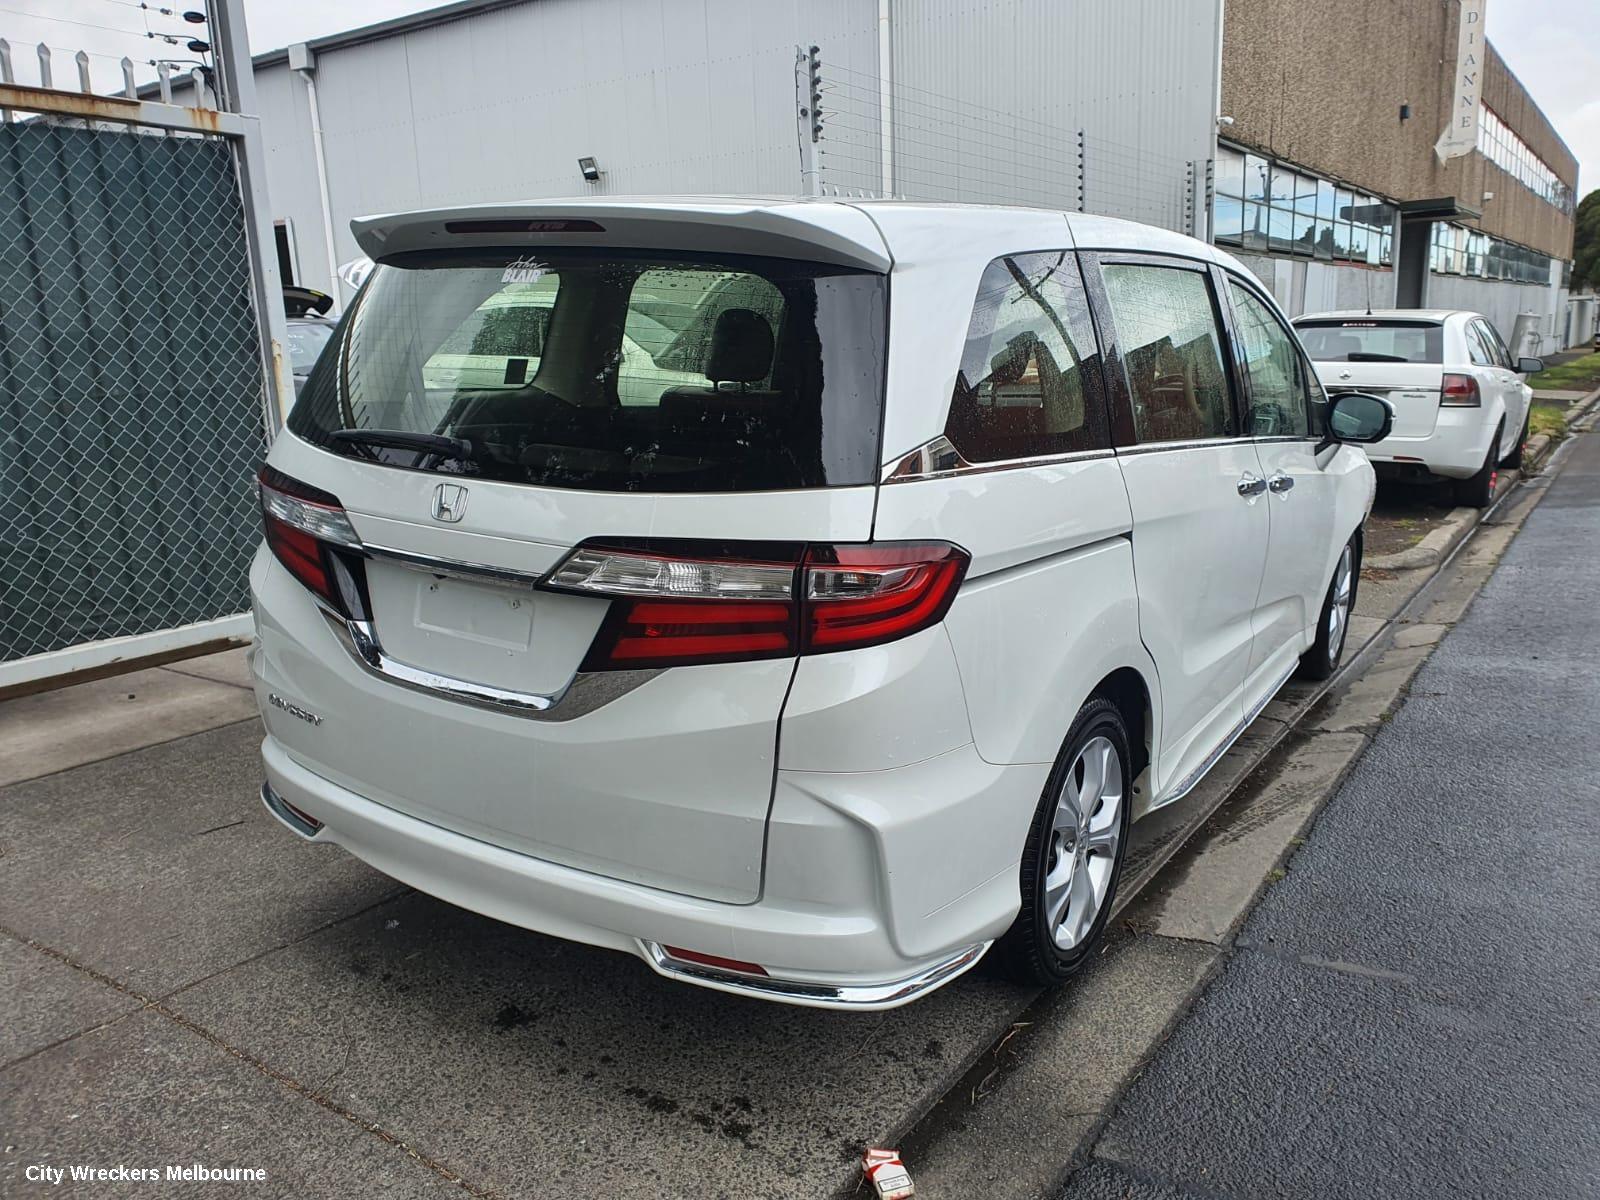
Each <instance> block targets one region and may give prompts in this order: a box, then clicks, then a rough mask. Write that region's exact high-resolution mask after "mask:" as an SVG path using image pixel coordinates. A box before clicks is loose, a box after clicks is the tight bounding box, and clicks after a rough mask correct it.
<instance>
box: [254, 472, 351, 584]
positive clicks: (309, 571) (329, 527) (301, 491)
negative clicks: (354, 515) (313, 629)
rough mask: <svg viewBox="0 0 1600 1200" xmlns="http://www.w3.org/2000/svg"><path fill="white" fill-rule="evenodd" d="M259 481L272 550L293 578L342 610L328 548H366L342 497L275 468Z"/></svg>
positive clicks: (268, 540) (268, 538)
mask: <svg viewBox="0 0 1600 1200" xmlns="http://www.w3.org/2000/svg"><path fill="white" fill-rule="evenodd" d="M258 479H259V483H260V491H261V523H262V527H263V530H264V532H265V533H266V538H267V546H268V548H269V549H270V550H271V551H272V553H273V555H274V556H275V557H276V558H277V560H278V561H279V562H281V563H282V564H283V565H284V567H285V568H286V569H287V570H288V572H289V574H291V575H293V576H294V577H295V578H296V579H298V580H299V581H300V582H301V583H303V584H304V585H305V586H306V587H307V588H309V589H310V590H311V591H312V592H314V593H315V594H316V595H318V596H320V597H322V598H323V599H324V600H326V601H328V603H330V604H332V605H334V606H336V607H339V606H340V601H339V596H338V589H337V587H336V586H335V585H334V580H333V577H332V574H331V570H330V566H329V561H328V547H330V546H359V545H360V544H361V539H360V538H359V537H357V536H356V531H355V529H354V527H353V526H352V525H351V524H350V519H349V518H348V517H347V516H345V512H344V506H343V505H342V504H340V503H339V498H338V497H337V496H334V495H332V494H330V493H328V492H324V491H322V490H321V489H320V488H314V487H312V486H311V485H310V484H306V483H301V482H300V481H299V480H298V479H294V478H291V477H290V476H288V475H285V474H284V473H283V472H282V471H279V470H276V469H275V468H273V467H266V466H264V467H262V468H261V473H260V475H259V477H258Z"/></svg>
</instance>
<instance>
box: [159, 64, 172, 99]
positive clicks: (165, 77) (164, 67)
mask: <svg viewBox="0 0 1600 1200" xmlns="http://www.w3.org/2000/svg"><path fill="white" fill-rule="evenodd" d="M156 82H157V83H159V84H160V85H161V103H163V104H171V103H172V64H171V63H157V64H156Z"/></svg>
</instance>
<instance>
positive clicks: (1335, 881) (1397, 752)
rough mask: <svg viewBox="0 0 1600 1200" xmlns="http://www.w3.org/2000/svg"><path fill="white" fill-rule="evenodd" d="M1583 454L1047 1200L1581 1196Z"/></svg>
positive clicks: (1589, 811)
mask: <svg viewBox="0 0 1600 1200" xmlns="http://www.w3.org/2000/svg"><path fill="white" fill-rule="evenodd" d="M1597 597H1600V436H1594V435H1590V436H1588V437H1584V438H1583V439H1581V440H1580V441H1579V442H1578V443H1577V444H1576V445H1575V446H1574V447H1573V452H1572V456H1571V458H1570V460H1569V461H1568V462H1567V463H1566V465H1565V469H1564V470H1563V471H1562V473H1561V474H1560V475H1559V476H1558V477H1557V478H1556V479H1555V480H1554V482H1553V483H1552V484H1551V485H1550V489H1549V494H1548V495H1547V497H1546V498H1545V500H1544V502H1543V503H1542V504H1541V505H1539V507H1537V508H1536V509H1534V511H1533V512H1532V513H1531V514H1530V515H1529V517H1528V519H1527V522H1526V524H1525V525H1524V526H1523V528H1522V531H1521V533H1520V535H1519V536H1518V537H1517V538H1516V540H1515V541H1514V542H1513V543H1512V545H1511V547H1510V548H1509V550H1508V551H1507V553H1506V555H1505V557H1504V558H1503V559H1502V560H1501V563H1500V565H1499V567H1498V569H1497V570H1496V571H1495V573H1494V574H1493V576H1492V577H1491V578H1490V580H1489V582H1488V584H1487V585H1486V587H1485V588H1484V590H1483V592H1482V593H1481V594H1480V595H1479V597H1478V598H1477V600H1476V601H1475V603H1474V604H1473V606H1472V608H1471V609H1470V611H1469V612H1468V613H1467V615H1466V617H1465V618H1464V619H1463V620H1462V621H1461V622H1460V623H1459V624H1458V625H1457V626H1456V627H1455V629H1454V630H1453V631H1452V632H1451V633H1450V634H1449V636H1448V637H1446V638H1445V640H1444V641H1443V643H1442V644H1441V645H1440V647H1439V648H1438V650H1437V651H1436V652H1435V653H1434V655H1433V656H1432V658H1430V659H1429V661H1428V662H1427V664H1426V665H1425V666H1424V667H1423V669H1422V670H1421V672H1420V673H1419V674H1418V675H1417V676H1416V678H1415V679H1414V680H1413V681H1412V686H1411V694H1410V698H1409V700H1408V701H1407V703H1406V704H1405V706H1404V707H1403V708H1401V709H1400V710H1399V712H1398V713H1397V714H1396V715H1395V716H1394V718H1393V719H1392V720H1391V721H1390V722H1389V723H1388V724H1387V725H1386V726H1385V728H1384V729H1383V730H1382V731H1381V732H1380V733H1379V734H1378V736H1377V738H1376V739H1375V740H1374V742H1373V745H1372V747H1371V749H1370V750H1369V752H1368V753H1367V754H1366V755H1365V757H1363V758H1362V759H1361V760H1360V762H1359V763H1358V764H1357V765H1356V767H1355V769H1354V770H1353V771H1352V773H1351V774H1350V776H1349V777H1348V779H1347V780H1346V782H1345V784H1344V786H1343V787H1342V788H1341V789H1340V791H1339V793H1338V794H1337V795H1336V796H1335V798H1334V799H1333V800H1332V801H1331V802H1330V803H1329V806H1328V807H1327V809H1326V810H1325V811H1324V813H1323V815H1322V817H1321V818H1320V820H1319V821H1318V822H1317V824H1316V825H1315V826H1314V828H1313V830H1312V831H1311V833H1310V835H1309V837H1308V839H1307V841H1306V843H1305V845H1304V846H1302V847H1301V849H1300V850H1299V851H1298V853H1297V854H1296V855H1295V856H1294V858H1293V859H1291V860H1290V863H1289V868H1288V871H1287V874H1286V875H1285V877H1284V878H1283V879H1282V880H1281V881H1280V882H1279V883H1277V884H1276V885H1275V886H1273V887H1272V888H1271V889H1270V890H1269V891H1268V893H1267V894H1266V896H1265V898H1264V899H1263V900H1262V902H1261V904H1260V905H1259V907H1258V908H1257V909H1256V910H1255V911H1254V913H1253V914H1252V915H1251V917H1250V919H1249V920H1248V922H1247V923H1246V924H1245V926H1244V928H1243V929H1242V931H1241V933H1240V934H1239V936H1238V938H1237V940H1236V942H1235V945H1234V948H1233V952H1232V953H1231V954H1230V955H1229V956H1228V957H1227V958H1226V960H1225V965H1224V966H1223V968H1222V970H1221V971H1220V972H1219V974H1218V975H1217V976H1216V978H1215V979H1214V981H1213V983H1212V985H1211V986H1210V988H1209V989H1208V990H1207V992H1206V993H1205V995H1204V996H1203V997H1202V999H1201V1000H1200V1002H1199V1003H1198V1004H1197V1005H1196V1006H1195V1008H1194V1009H1193V1010H1192V1011H1191V1013H1190V1014H1189V1015H1188V1016H1187V1017H1186V1018H1185V1019H1184V1020H1183V1021H1182V1023H1181V1024H1179V1025H1178V1027H1177V1028H1176V1029H1175V1030H1174V1031H1173V1034H1172V1036H1171V1038H1170V1040H1168V1041H1167V1042H1166V1043H1165V1045H1164V1046H1163V1047H1162V1049H1161V1050H1160V1052H1159V1053H1158V1054H1157V1055H1156V1056H1155V1058H1154V1060H1153V1061H1152V1062H1151V1063H1150V1065H1149V1066H1148V1068H1147V1069H1146V1070H1145V1071H1144V1073H1143V1074H1142V1075H1141V1076H1140V1078H1139V1079H1138V1080H1137V1082H1136V1083H1135V1084H1134V1085H1133V1086H1132V1087H1131V1088H1130V1089H1129V1091H1128V1093H1127V1094H1126V1095H1125V1096H1124V1098H1123V1101H1122V1103H1121V1104H1120V1106H1119V1107H1118V1109H1117V1111H1116V1112H1115V1113H1114V1115H1113V1116H1112V1118H1111V1120H1110V1121H1109V1123H1108V1124H1107V1126H1106V1128H1105V1129H1104V1131H1103V1133H1102V1135H1101V1137H1100V1138H1099V1140H1098V1142H1097V1143H1096V1145H1095V1149H1094V1152H1093V1154H1092V1156H1091V1158H1090V1160H1089V1162H1088V1163H1087V1165H1086V1166H1085V1167H1084V1168H1083V1169H1081V1170H1080V1171H1079V1172H1077V1173H1076V1174H1075V1175H1074V1176H1073V1177H1072V1179H1071V1180H1070V1181H1069V1183H1068V1186H1067V1188H1066V1190H1065V1192H1064V1193H1063V1197H1064V1200H1080V1198H1082V1200H1089V1198H1093V1200H1100V1198H1108V1197H1128V1198H1130V1200H1175V1198H1179V1197H1206V1198H1208V1200H1217V1198H1218V1197H1224V1196H1227V1197H1233V1196H1238V1197H1246V1196H1304V1197H1317V1198H1319V1200H1331V1198H1335V1197H1359V1198H1361V1200H1370V1197H1373V1196H1383V1197H1435V1196H1451V1197H1457V1196H1483V1197H1495V1198H1500V1197H1505V1196H1538V1197H1551V1198H1557V1197H1575V1198H1576V1197H1593V1196H1595V1195H1600V740H1597V738H1596V730H1597V729H1600V639H1597V638H1596V635H1595V624H1594V615H1595V611H1594V610H1595V603H1596V598H1597Z"/></svg>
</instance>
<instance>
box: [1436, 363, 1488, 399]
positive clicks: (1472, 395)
mask: <svg viewBox="0 0 1600 1200" xmlns="http://www.w3.org/2000/svg"><path fill="white" fill-rule="evenodd" d="M1439 403H1440V404H1441V405H1448V406H1449V407H1451V408H1479V407H1481V406H1482V405H1483V397H1482V396H1481V395H1480V394H1479V392H1478V381H1477V380H1476V379H1474V378H1473V377H1472V376H1471V375H1457V374H1455V373H1453V372H1450V371H1446V372H1445V375H1444V379H1443V380H1442V381H1441V383H1440V385H1439Z"/></svg>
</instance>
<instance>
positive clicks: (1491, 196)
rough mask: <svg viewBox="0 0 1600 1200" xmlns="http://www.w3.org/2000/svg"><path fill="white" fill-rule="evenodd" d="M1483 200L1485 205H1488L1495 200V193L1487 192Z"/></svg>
mask: <svg viewBox="0 0 1600 1200" xmlns="http://www.w3.org/2000/svg"><path fill="white" fill-rule="evenodd" d="M1483 199H1484V202H1485V203H1487V202H1488V201H1490V200H1493V199H1494V193H1493V192H1485V193H1484V194H1483Z"/></svg>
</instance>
